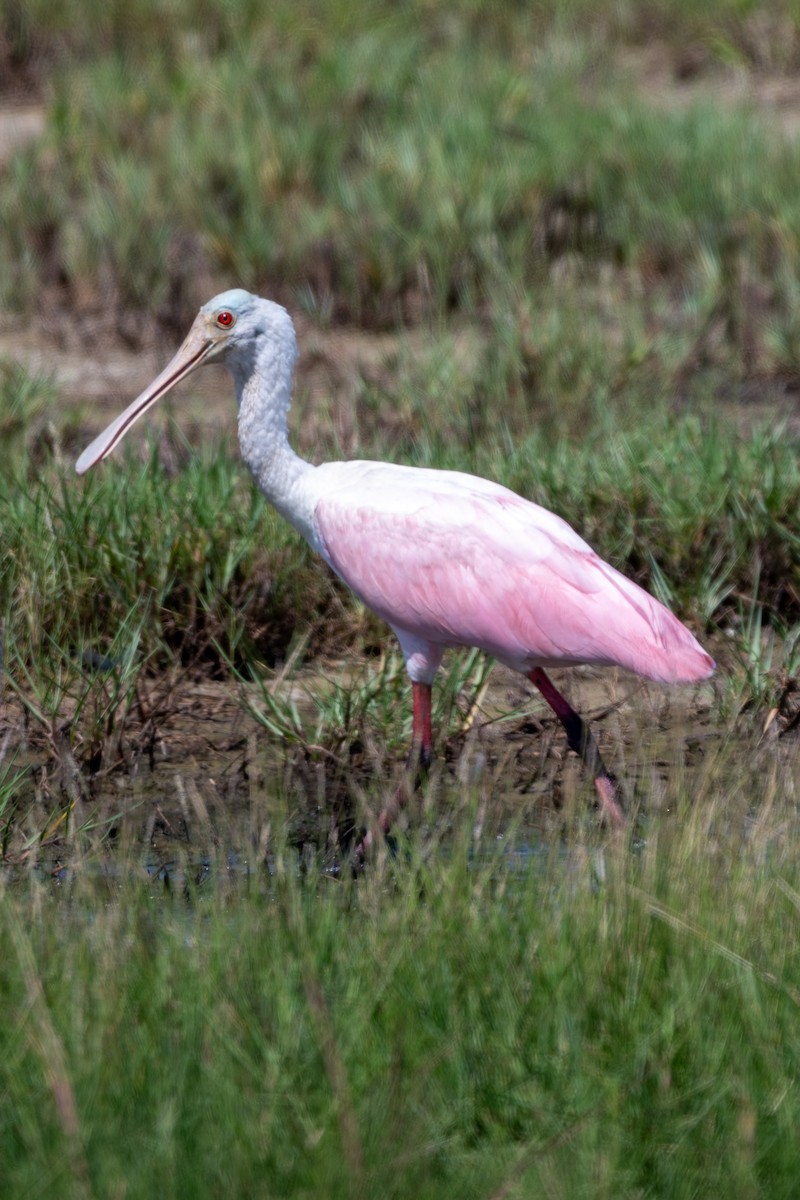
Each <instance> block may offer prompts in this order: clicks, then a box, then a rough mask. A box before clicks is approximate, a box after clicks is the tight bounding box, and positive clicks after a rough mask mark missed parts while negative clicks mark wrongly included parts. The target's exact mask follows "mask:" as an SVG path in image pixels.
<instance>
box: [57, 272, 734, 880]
mask: <svg viewBox="0 0 800 1200" xmlns="http://www.w3.org/2000/svg"><path fill="white" fill-rule="evenodd" d="M296 353H297V348H296V341H295V334H294V327H293V325H292V322H291V319H290V317H289V314H288V313H287V312H286V310H285V309H283V308H281V307H280V306H279V305H277V304H273V303H272V302H271V301H269V300H262V299H260V298H259V297H258V296H251V295H249V294H248V293H247V292H243V291H241V289H238V288H236V289H233V290H232V291H229V292H224V293H222V295H220V296H216V297H215V298H214V299H213V300H211V301H210V302H209V303H208V304H205V305H204V306H203V308H201V310H200V312H199V313H198V316H197V318H196V320H195V322H194V324H193V325H192V328H191V329H190V330H189V333H188V335H187V337H186V339H185V341H184V342H183V345H182V346H181V347H180V348H179V349H178V351H177V353H176V354H175V356H174V358H173V359H172V361H171V362H170V363H169V364H168V365H167V366H166V367H165V368H164V370H163V371H162V372H161V374H160V375H159V376H158V377H157V378H156V379H155V380H154V381H153V383H152V384H151V385H150V386H149V387H148V388H146V389H145V390H144V391H143V392H142V393H141V395H139V396H138V397H137V398H136V399H135V400H134V401H133V402H132V403H131V404H129V405H128V407H127V408H126V409H125V411H124V412H123V413H121V414H120V416H118V417H117V418H116V420H114V421H112V422H111V424H110V425H109V426H108V428H107V429H105V430H104V431H103V432H102V433H101V434H99V435H98V436H97V437H96V438H95V439H94V441H93V442H92V444H91V445H90V446H88V447H87V449H86V450H84V452H83V454H82V455H81V456H80V458H79V459H78V462H77V464H76V466H77V470H78V471H79V473H83V472H84V471H86V470H88V468H89V467H91V466H92V465H93V464H94V463H97V462H99V461H100V460H101V459H103V458H105V457H106V455H107V454H109V453H110V452H111V451H112V450H113V449H114V447H115V446H116V445H117V444H118V443H119V441H120V440H121V439H122V438H123V437H124V436H125V434H126V433H127V432H128V430H129V429H130V428H131V426H132V425H133V424H134V422H136V421H137V420H138V419H139V418H140V417H141V416H142V415H143V413H145V412H147V410H148V409H149V408H150V407H151V406H152V405H153V404H154V403H155V402H156V401H157V400H158V399H159V398H160V397H161V396H163V395H164V394H165V392H167V391H169V389H170V388H171V387H172V386H173V385H174V384H175V383H177V382H178V381H179V380H181V379H183V378H185V376H186V375H188V374H189V373H190V372H191V371H193V370H195V368H196V367H198V366H200V365H201V364H202V363H204V362H208V361H210V360H212V359H217V360H220V361H224V362H225V364H226V365H227V366H228V367H229V369H230V371H231V374H232V375H233V379H234V383H235V386H236V396H237V401H238V409H239V444H240V446H241V450H242V457H243V458H244V460H245V462H246V463H247V465H248V467H249V468H250V470H251V471H252V473H253V477H254V478H255V481H256V483H257V484H258V487H259V488H260V489H261V491H262V492H264V494H265V495H266V496H267V497H268V499H269V500H271V501H272V503H273V504H274V505H275V507H276V508H277V509H278V511H279V512H280V513H282V514H283V515H284V516H285V517H286V518H287V520H289V521H291V522H292V524H293V525H294V526H295V528H296V529H298V530H299V531H300V532H301V533H302V535H303V536H304V537H305V538H306V539H307V540H308V541H309V542H310V543H311V545H312V546H313V547H314V548H315V549H316V550H318V551H319V552H320V554H322V555H323V556H324V558H325V559H326V560H327V562H328V563H329V564H330V566H331V567H332V568H333V569H334V570H335V571H336V572H337V574H338V575H339V576H340V577H341V578H342V579H343V580H344V581H345V582H346V583H347V584H348V585H349V586H350V587H351V588H352V589H353V591H354V592H355V593H356V595H358V596H360V598H361V599H362V600H363V601H364V603H365V604H367V605H369V607H370V608H372V609H374V610H375V612H376V613H378V614H379V615H380V616H381V617H383V618H384V620H386V621H387V622H388V623H389V625H391V627H392V628H393V629H394V631H395V633H396V634H397V637H398V639H399V641H400V646H401V648H402V650H403V654H404V656H405V660H406V666H407V669H408V673H409V676H410V678H411V681H412V692H413V697H414V722H413V749H412V762H417V763H419V764H421V765H423V766H426V765H427V764H428V763H429V762H430V759H431V752H432V739H431V683H432V681H433V677H434V675H435V674H436V670H437V668H438V666H439V663H440V661H441V657H442V653H443V651H444V649H445V647H447V646H478V647H480V648H481V649H482V650H485V651H486V652H487V653H489V654H492V655H494V656H495V657H496V658H498V659H500V660H501V661H502V662H504V663H507V664H508V665H509V666H511V667H514V668H515V669H516V670H519V671H522V672H524V673H525V674H526V675H527V677H528V678H529V679H530V680H531V681H532V682H533V683H534V684H535V685H536V687H538V688H539V690H540V691H541V693H542V695H543V696H544V698H545V700H546V701H547V703H548V704H549V705H550V706H551V708H552V709H553V711H554V712H555V713H556V715H557V717H558V719H559V720H560V721H561V723H562V725H563V726H564V729H565V731H566V734H567V741H568V744H569V745H570V747H571V748H572V749H573V750H574V751H575V752H576V753H577V754H580V755H581V757H582V758H583V760H584V762H585V763H586V764H587V766H588V768H589V770H590V771H591V773H592V776H593V778H594V783H595V787H596V789H597V792H598V795H599V797H600V802H601V804H602V805H603V808H604V810H605V811H606V813H607V814H608V815H609V817H610V818H611V819H612V820H613V821H615V822H616V823H618V824H621V823H622V822H623V809H622V805H621V803H620V797H619V794H618V787H617V784H616V782H615V780H614V778H613V776H612V775H610V774H609V772H608V771H607V770H606V768H605V766H604V765H603V762H602V759H601V758H600V753H599V751H598V749H597V746H596V744H595V742H594V739H593V737H592V734H591V732H590V730H589V728H588V726H587V725H586V723H585V722H584V721H583V720H582V718H581V717H580V716H579V714H578V713H576V712H575V710H574V709H573V708H572V707H571V706H570V704H569V703H568V701H567V700H566V699H565V698H564V697H563V696H562V695H561V693H560V692H559V691H558V690H557V689H556V688H555V687H554V686H553V684H552V682H551V681H550V680H549V679H548V677H547V675H546V674H545V672H544V670H543V668H544V667H546V666H550V665H556V664H559V665H570V664H575V663H595V664H598V665H606V666H608V665H618V666H621V667H625V668H627V669H628V670H630V671H636V672H637V673H638V674H639V675H644V676H646V677H647V678H649V679H655V680H658V681H660V682H663V683H689V682H692V681H694V680H700V679H705V678H706V677H707V676H708V675H710V674H711V672H712V671H713V669H714V663H713V661H712V660H711V658H710V657H709V656H708V655H707V654H706V652H705V651H704V650H703V649H702V647H701V646H700V645H699V644H698V643H697V642H696V641H695V639H694V637H693V636H692V634H691V633H690V632H689V630H688V629H686V628H685V627H684V626H683V625H682V624H681V623H680V621H678V620H677V618H676V617H674V616H673V615H672V613H670V612H669V611H668V610H667V609H666V608H664V606H663V605H662V604H659V603H658V601H657V600H654V599H653V597H652V596H649V595H648V594H647V592H644V591H643V590H642V589H641V588H640V587H638V586H637V585H636V584H635V583H632V582H631V581H630V580H629V579H626V578H625V576H624V575H620V573H619V572H618V571H616V570H614V568H613V567H611V566H609V564H608V563H606V562H603V560H602V559H601V558H600V557H598V555H597V554H595V552H594V551H593V550H592V549H591V547H590V546H588V545H587V544H586V542H584V541H583V539H582V538H580V537H579V536H578V534H577V533H575V531H574V530H573V529H571V528H570V526H569V525H567V523H566V522H565V521H562V520H561V518H560V517H557V516H556V515H555V514H554V513H551V512H548V511H547V509H544V508H540V507H539V506H538V505H537V504H532V503H530V501H528V500H523V499H522V498H521V497H520V496H517V495H516V494H515V493H514V492H511V491H509V490H508V489H507V488H504V487H501V486H500V485H499V484H496V483H491V482H490V481H489V480H487V479H479V478H477V477H475V476H473V475H464V474H461V473H459V472H455V471H431V470H424V469H420V468H414V467H403V466H395V465H392V464H390V463H380V462H345V463H325V464H323V465H322V466H319V467H314V466H312V465H311V463H307V462H304V461H303V460H302V459H301V458H299V457H298V456H297V455H296V454H295V452H294V451H293V450H292V448H291V446H290V445H289V441H288V434H287V413H288V410H289V400H290V396H291V388H292V373H293V370H294V363H295V358H296ZM403 794H404V793H403V792H402V789H401V792H400V793H399V795H400V796H401V797H402V795H403ZM399 802H400V801H399V800H398V801H397V802H396V803H395V805H394V807H392V806H389V807H387V809H385V810H384V812H383V813H382V814H381V817H380V820H379V824H380V827H381V828H382V829H383V830H384V831H385V830H387V829H388V827H389V825H390V823H391V819H392V813H393V811H394V808H396V806H397V803H399ZM368 845H369V834H368V835H367V836H366V837H365V838H364V839H363V840H362V841H361V842H360V843H359V848H358V853H360V855H361V857H363V854H364V853H365V851H366V848H367V846H368Z"/></svg>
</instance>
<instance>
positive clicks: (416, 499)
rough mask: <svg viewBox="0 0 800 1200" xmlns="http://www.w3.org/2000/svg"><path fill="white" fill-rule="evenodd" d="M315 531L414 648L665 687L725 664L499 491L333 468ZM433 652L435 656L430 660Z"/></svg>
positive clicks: (530, 508)
mask: <svg viewBox="0 0 800 1200" xmlns="http://www.w3.org/2000/svg"><path fill="white" fill-rule="evenodd" d="M319 470H320V473H321V474H322V475H323V478H321V479H320V480H319V484H320V489H319V499H318V501H317V504H316V507H315V511H314V519H315V526H316V531H317V534H318V537H319V541H320V549H321V550H322V552H323V554H324V555H325V557H326V558H327V560H328V562H329V563H330V565H331V566H332V567H333V569H334V570H335V571H336V572H337V574H338V575H339V576H340V577H341V578H342V579H343V580H344V581H345V583H347V584H348V586H349V587H351V588H352V589H353V591H354V592H355V593H356V594H357V595H358V596H359V597H360V598H361V599H362V600H363V601H364V603H365V604H367V605H368V606H369V607H370V608H372V609H373V610H374V611H375V612H377V613H378V614H379V615H380V616H381V617H383V618H384V620H385V621H386V622H387V623H388V624H389V625H391V626H392V627H393V628H394V629H395V631H396V632H397V633H398V635H399V636H400V638H401V641H402V640H403V634H407V635H411V636H412V637H413V638H414V639H416V640H417V641H418V642H420V643H424V645H425V647H428V648H429V652H428V656H427V657H428V658H429V661H430V666H431V667H432V668H433V670H432V671H425V670H424V668H423V669H422V670H420V671H418V677H419V678H423V677H424V676H425V675H427V674H430V675H431V677H432V674H433V672H435V669H436V666H438V662H439V659H440V657H441V650H442V649H443V648H444V647H445V646H478V647H480V648H481V649H483V650H485V651H487V653H489V654H491V655H493V656H494V657H495V658H498V659H499V660H500V661H501V662H504V663H507V664H508V665H509V666H511V667H514V668H516V669H518V670H522V671H525V672H527V671H529V670H530V669H531V668H532V667H534V666H548V665H555V664H561V665H569V664H575V663H595V664H598V665H618V666H621V667H625V668H627V669H628V670H630V671H635V672H637V673H638V674H639V675H644V676H646V677H647V678H649V679H655V680H658V681H660V682H663V683H678V682H682V683H686V682H691V681H693V680H699V679H705V678H706V677H707V676H708V675H710V674H711V672H712V671H713V669H714V663H713V660H712V659H711V658H710V656H709V655H708V654H706V652H705V651H704V650H703V649H702V647H701V646H700V645H699V643H698V642H697V641H696V640H695V638H694V637H693V636H692V634H691V633H690V632H689V630H688V629H686V627H685V626H684V625H682V624H681V622H680V621H679V620H678V619H677V618H676V617H674V616H673V615H672V613H671V612H669V610H668V609H666V608H665V607H664V606H663V605H662V604H660V603H659V602H658V601H657V600H655V599H653V597H652V596H650V595H648V593H647V592H645V591H643V590H642V589H641V588H640V587H638V586H637V584H635V583H632V582H631V581H630V580H629V579H626V578H625V576H624V575H621V574H620V573H619V572H618V571H616V570H615V569H614V568H613V567H611V566H609V564H608V563H606V562H604V561H603V559H601V558H600V557H599V556H598V555H597V554H596V553H595V552H594V551H593V550H592V549H591V547H590V546H589V545H587V543H586V542H584V541H583V539H582V538H580V537H579V536H578V534H576V533H575V531H574V530H573V529H572V528H571V527H570V526H569V525H568V524H567V523H566V522H565V521H563V520H562V519H561V518H560V517H558V516H556V515H555V514H554V513H551V512H548V511H547V509H544V508H540V507H539V505H537V504H533V503H531V502H530V501H528V500H524V499H522V498H521V497H520V496H518V495H516V494H515V493H514V492H511V491H509V490H508V489H507V488H503V487H501V486H500V485H499V484H495V483H491V482H490V481H489V480H485V479H480V478H477V477H475V476H471V475H464V474H461V473H457V472H448V471H430V470H421V469H415V468H412V467H403V466H394V465H392V464H386V463H370V462H350V463H330V464H326V465H325V466H324V467H322V468H320V469H319ZM423 653H424V650H423Z"/></svg>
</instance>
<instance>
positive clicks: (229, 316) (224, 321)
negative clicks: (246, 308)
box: [217, 308, 236, 329]
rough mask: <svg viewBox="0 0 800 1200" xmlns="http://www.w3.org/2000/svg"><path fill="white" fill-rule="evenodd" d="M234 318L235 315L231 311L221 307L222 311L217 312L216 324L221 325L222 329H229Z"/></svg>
mask: <svg viewBox="0 0 800 1200" xmlns="http://www.w3.org/2000/svg"><path fill="white" fill-rule="evenodd" d="M235 320H236V317H235V316H234V315H233V313H232V312H228V310H227V309H226V308H223V310H222V312H218V313H217V324H218V325H221V326H222V328H223V329H230V327H231V325H233V323H234V321H235Z"/></svg>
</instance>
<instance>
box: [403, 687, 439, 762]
mask: <svg viewBox="0 0 800 1200" xmlns="http://www.w3.org/2000/svg"><path fill="white" fill-rule="evenodd" d="M411 694H412V696H413V698H414V715H413V721H412V733H411V757H410V759H409V764H408V765H409V766H410V767H414V766H418V767H419V768H420V769H421V770H422V771H427V770H429V769H430V765H431V763H432V762H433V734H432V733H431V685H430V684H429V683H412V684H411ZM415 759H416V760H417V761H416V763H415V761H414V760H415Z"/></svg>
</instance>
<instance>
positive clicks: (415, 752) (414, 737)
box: [353, 682, 433, 868]
mask: <svg viewBox="0 0 800 1200" xmlns="http://www.w3.org/2000/svg"><path fill="white" fill-rule="evenodd" d="M411 693H412V696H413V704H414V708H413V717H412V725H411V731H412V732H411V752H410V754H409V756H408V758H407V760H406V768H407V770H408V772H409V774H410V783H411V786H412V787H418V786H419V783H420V780H421V778H422V777H424V775H425V774H426V772H427V771H428V770H429V769H430V766H431V763H432V762H433V735H432V732H431V685H430V684H429V683H415V682H412V684H411ZM408 792H409V779H404V780H403V782H402V783H401V784H400V786H399V787H398V789H397V791H396V792H395V794H394V796H393V797H392V799H391V800H390V801H389V803H388V804H387V805H386V807H385V808H384V809H383V810H382V812H381V813H380V816H379V817H378V828H379V829H380V831H381V833H382V834H383V835H384V837H385V836H386V834H387V833H388V832H389V830H390V829H391V827H392V824H393V822H394V821H395V818H396V817H397V814H398V813H399V812H400V810H401V809H402V808H403V806H404V805H405V802H406V799H407V798H408ZM374 840H375V838H374V834H373V831H372V830H371V829H368V830H367V832H366V833H365V834H364V836H363V838H361V840H360V841H359V842H357V843H356V846H355V849H354V851H353V860H354V863H355V866H356V868H358V867H361V866H362V865H363V863H364V859H365V858H366V856H367V854H368V853H369V851H370V848H371V846H372V844H373V842H374Z"/></svg>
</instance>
